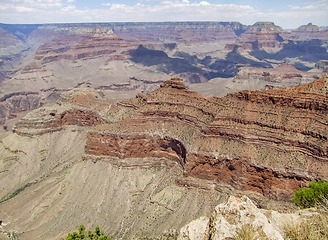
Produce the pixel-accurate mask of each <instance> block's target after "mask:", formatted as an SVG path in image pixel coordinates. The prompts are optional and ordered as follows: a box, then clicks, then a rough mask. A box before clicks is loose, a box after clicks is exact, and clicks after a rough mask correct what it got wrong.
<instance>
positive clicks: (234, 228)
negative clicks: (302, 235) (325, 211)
mask: <svg viewBox="0 0 328 240" xmlns="http://www.w3.org/2000/svg"><path fill="white" fill-rule="evenodd" d="M300 220H301V217H300V215H297V214H281V213H279V212H277V211H271V210H264V209H258V208H257V207H256V206H255V205H254V203H253V202H252V201H251V200H250V199H249V198H248V197H246V196H243V197H242V198H236V197H234V196H230V198H229V200H228V201H227V202H226V203H222V204H220V205H218V206H217V207H216V208H215V210H214V212H213V214H212V216H211V218H210V219H208V218H206V217H201V218H200V219H197V220H195V221H192V222H191V223H189V224H187V225H186V226H185V227H183V228H182V229H181V231H180V234H179V237H178V239H181V240H182V239H188V240H196V239H197V240H199V239H211V240H224V239H231V238H234V237H236V235H237V232H238V231H240V230H241V229H242V228H243V227H251V228H253V229H254V230H255V231H256V232H257V236H256V237H255V239H262V238H263V237H266V238H268V239H274V240H283V239H284V237H283V236H284V234H283V228H284V226H285V224H287V223H290V222H294V223H295V222H298V221H300Z"/></svg>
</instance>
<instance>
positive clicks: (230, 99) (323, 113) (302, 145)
mask: <svg viewBox="0 0 328 240" xmlns="http://www.w3.org/2000/svg"><path fill="white" fill-rule="evenodd" d="M327 81H328V76H323V77H321V78H320V79H318V80H316V81H314V82H313V83H309V84H305V85H300V86H297V87H291V88H287V89H278V90H267V91H250V90H248V91H242V92H238V93H231V94H228V95H227V96H226V97H223V98H217V97H211V98H210V97H204V96H202V95H200V94H198V93H196V92H193V91H191V90H189V89H188V88H187V87H186V86H185V85H184V83H183V82H182V81H181V80H180V79H179V78H172V79H171V80H168V81H166V82H164V83H163V84H161V86H160V87H159V88H158V89H156V90H155V91H153V92H150V93H140V94H138V95H137V96H136V97H135V98H132V99H129V100H123V101H120V102H117V103H111V102H109V101H108V100H107V99H106V98H105V95H104V94H103V93H102V92H100V91H99V90H92V89H89V88H85V89H74V90H72V91H68V92H64V93H63V94H62V95H61V96H60V97H59V99H58V102H57V104H56V105H54V106H50V107H41V108H39V109H37V110H34V111H32V112H30V113H29V114H27V115H26V116H25V117H23V118H22V119H21V120H19V121H18V122H17V123H16V125H15V127H14V129H13V132H14V133H12V134H10V135H8V136H7V137H6V138H4V139H2V140H1V142H0V157H1V159H3V160H1V161H0V179H1V182H2V183H3V184H2V185H1V191H0V192H1V195H0V199H1V200H0V210H1V212H4V213H5V215H4V217H3V219H1V221H3V223H4V226H3V229H4V231H7V232H16V234H17V235H19V236H20V237H21V238H23V239H42V238H43V236H47V238H48V239H58V237H59V238H60V237H63V236H64V235H65V234H67V232H71V231H72V230H74V229H75V228H76V226H78V225H79V224H84V223H85V222H87V223H85V225H87V224H88V226H89V225H90V226H91V225H92V224H93V223H95V222H97V225H100V226H101V227H102V229H104V230H106V232H109V233H111V234H112V235H113V236H115V237H117V238H129V239H131V238H135V237H143V236H158V235H160V234H161V233H163V232H164V231H169V230H178V229H180V228H181V227H182V226H184V225H185V224H186V223H187V222H188V221H190V220H191V219H195V218H198V217H200V216H210V214H211V212H212V210H213V208H214V206H216V205H218V204H219V203H222V202H223V201H225V200H226V199H227V196H228V195H230V194H234V195H237V196H241V195H245V194H246V195H247V196H249V197H250V198H251V199H252V200H253V201H255V203H256V204H257V205H258V206H261V207H274V208H275V209H280V210H286V208H288V209H292V208H293V207H292V205H291V203H290V202H289V201H290V199H291V197H292V194H293V191H294V189H298V188H299V187H302V186H307V184H308V183H309V181H311V180H313V179H319V178H324V179H327V171H326V169H327V156H328V153H327V137H328V136H327V134H328V133H327V129H326V124H327V123H326V122H327V110H328V102H327ZM23 199H24V201H23ZM280 200H284V201H286V202H279V201H280ZM22 201H23V202H25V203H26V204H24V205H23V206H22V205H21V203H22ZM9 206H11V207H9ZM12 206H14V207H12ZM251 206H253V205H251ZM109 213H110V214H109ZM86 216H87V217H86ZM261 216H262V215H261ZM13 219H15V220H13ZM222 221H223V220H222ZM54 222H55V223H56V224H55V225H54V224H53V223H54ZM108 222H110V224H108ZM202 223H203V225H202V226H203V229H204V231H205V230H206V229H207V227H206V226H205V225H206V224H205V223H206V219H202ZM212 223H213V224H212V225H209V226H212V227H210V229H211V231H212V230H213V229H215V228H216V227H217V226H218V225H215V224H214V222H212ZM204 224H205V225H204ZM254 224H255V223H254ZM256 226H257V225H256ZM231 228H233V229H237V228H236V227H233V226H231ZM188 231H189V230H188ZM206 231H207V230H206ZM190 232H191V231H189V233H190ZM195 234H198V233H195ZM213 236H214V235H213Z"/></svg>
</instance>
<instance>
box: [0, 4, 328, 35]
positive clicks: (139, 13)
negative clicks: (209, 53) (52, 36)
mask: <svg viewBox="0 0 328 240" xmlns="http://www.w3.org/2000/svg"><path fill="white" fill-rule="evenodd" d="M143 21H145V22H152V21H154V22H159V21H238V22H241V23H243V24H247V25H250V24H254V23H255V22H257V21H272V22H274V23H275V24H276V25H279V26H281V27H283V28H285V29H289V28H297V27H299V26H300V25H304V24H307V23H309V22H312V23H313V24H315V25H318V26H328V0H318V1H306V0H298V1H296V0H290V1H287V0H285V1H283V0H271V1H264V0H253V1H250V0H235V1H228V0H121V1H118V0H91V1H90V0H89V1H87V0H0V22H1V23H65V22H143Z"/></svg>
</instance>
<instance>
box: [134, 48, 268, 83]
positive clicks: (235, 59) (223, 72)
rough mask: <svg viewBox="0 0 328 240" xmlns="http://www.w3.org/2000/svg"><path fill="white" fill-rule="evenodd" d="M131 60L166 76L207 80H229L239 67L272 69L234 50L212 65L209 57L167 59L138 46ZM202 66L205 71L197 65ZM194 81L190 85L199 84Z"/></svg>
mask: <svg viewBox="0 0 328 240" xmlns="http://www.w3.org/2000/svg"><path fill="white" fill-rule="evenodd" d="M130 56H131V58H130V59H131V60H132V61H133V62H135V63H138V64H142V65H144V66H147V67H150V66H157V69H158V70H159V71H162V72H165V73H167V74H169V73H171V72H175V73H176V74H181V73H192V74H193V73H194V74H200V75H202V76H204V77H205V78H207V79H211V78H216V77H221V78H230V77H234V76H235V75H236V73H237V71H238V68H239V67H243V66H252V67H261V68H272V66H271V64H269V63H264V62H257V61H254V60H251V59H248V58H246V57H244V56H242V55H241V54H240V53H238V52H237V50H236V49H234V50H233V51H231V52H230V53H228V54H227V56H226V59H218V60H216V61H215V62H214V63H211V62H212V61H211V60H212V58H211V57H210V56H207V57H205V58H204V59H202V60H201V59H199V58H197V56H195V55H190V54H188V53H183V52H179V53H177V54H176V55H175V56H177V58H171V57H169V56H168V55H167V54H166V53H165V52H163V51H160V50H151V49H148V48H145V47H144V46H143V45H140V46H139V47H138V48H137V49H136V50H133V51H130ZM199 64H202V65H203V66H204V67H206V68H207V69H206V70H204V68H202V67H198V66H197V65H199ZM199 82H200V80H199V81H197V80H195V82H192V83H199Z"/></svg>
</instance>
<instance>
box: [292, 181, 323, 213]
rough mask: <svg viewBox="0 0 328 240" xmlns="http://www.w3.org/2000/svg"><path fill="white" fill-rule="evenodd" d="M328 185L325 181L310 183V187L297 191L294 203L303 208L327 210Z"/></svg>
mask: <svg viewBox="0 0 328 240" xmlns="http://www.w3.org/2000/svg"><path fill="white" fill-rule="evenodd" d="M327 199H328V183H327V182H325V181H324V180H323V179H321V180H320V181H313V182H310V184H309V187H305V188H301V189H300V190H298V191H297V190H295V192H294V197H293V202H294V203H295V204H296V205H298V206H301V208H309V207H315V206H318V205H319V206H320V207H323V208H325V209H327V207H328V204H327Z"/></svg>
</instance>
